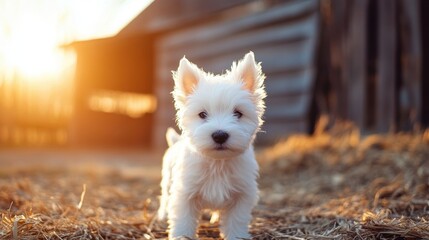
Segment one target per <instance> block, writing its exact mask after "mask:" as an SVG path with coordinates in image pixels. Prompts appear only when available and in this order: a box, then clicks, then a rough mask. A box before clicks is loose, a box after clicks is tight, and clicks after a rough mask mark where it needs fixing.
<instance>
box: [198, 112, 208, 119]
mask: <svg viewBox="0 0 429 240" xmlns="http://www.w3.org/2000/svg"><path fill="white" fill-rule="evenodd" d="M198 116H199V117H200V118H201V119H206V118H207V113H206V112H200V113H198Z"/></svg>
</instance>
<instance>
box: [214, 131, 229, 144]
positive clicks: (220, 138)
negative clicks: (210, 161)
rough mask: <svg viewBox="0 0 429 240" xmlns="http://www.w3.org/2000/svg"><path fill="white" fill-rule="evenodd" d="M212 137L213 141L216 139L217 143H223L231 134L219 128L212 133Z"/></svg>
mask: <svg viewBox="0 0 429 240" xmlns="http://www.w3.org/2000/svg"><path fill="white" fill-rule="evenodd" d="M212 138H213V141H215V143H219V144H222V143H224V142H226V140H228V138H229V134H228V133H226V132H224V131H221V130H217V131H216V132H214V133H213V134H212Z"/></svg>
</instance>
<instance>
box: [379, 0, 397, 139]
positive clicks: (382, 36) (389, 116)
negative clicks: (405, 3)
mask: <svg viewBox="0 0 429 240" xmlns="http://www.w3.org/2000/svg"><path fill="white" fill-rule="evenodd" d="M377 3H378V26H379V27H378V55H379V57H378V71H379V77H378V81H377V82H376V119H375V122H376V123H375V125H376V128H377V131H380V132H387V131H388V130H394V128H395V124H396V120H395V118H396V117H395V116H396V104H395V103H396V101H395V99H396V97H397V96H396V88H395V85H396V84H395V81H396V80H395V79H396V67H395V64H396V57H397V55H396V18H397V17H396V12H397V11H396V3H397V2H396V1H395V0H391V1H385V2H377Z"/></svg>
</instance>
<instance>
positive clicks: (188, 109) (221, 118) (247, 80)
mask: <svg viewBox="0 0 429 240" xmlns="http://www.w3.org/2000/svg"><path fill="white" fill-rule="evenodd" d="M173 78H174V82H175V87H174V91H173V97H174V100H175V107H176V110H177V123H178V126H179V127H180V129H181V130H182V135H181V136H180V135H178V134H177V133H176V132H175V131H174V130H173V129H169V130H168V131H167V141H168V143H169V146H170V148H169V149H168V150H167V152H166V153H165V155H164V160H163V169H162V182H161V187H162V197H161V205H160V208H159V211H158V218H159V219H164V218H165V217H167V218H168V223H169V237H170V238H171V239H173V238H177V237H181V236H182V237H185V236H186V237H190V238H195V237H196V228H197V226H198V219H199V213H200V211H201V210H202V209H205V208H208V209H213V210H219V211H220V225H221V233H222V235H223V237H224V238H226V239H240V238H250V237H251V236H250V234H249V231H248V225H249V223H250V221H251V218H252V216H251V212H252V208H253V207H254V206H255V204H256V203H257V200H258V186H257V182H256V179H257V177H258V164H257V162H256V160H255V155H254V151H253V146H252V144H253V140H254V139H255V135H256V133H257V132H258V130H259V128H260V126H261V124H262V119H261V118H262V115H263V113H264V109H265V105H264V98H265V96H266V93H265V90H264V86H263V81H264V78H265V76H264V74H263V73H262V71H261V66H260V64H257V63H256V62H255V57H254V55H253V53H252V52H249V53H248V54H246V56H244V58H243V59H242V60H241V61H239V62H238V63H235V62H234V63H233V64H232V67H231V70H230V71H227V72H226V73H225V74H223V75H213V74H210V73H205V72H204V71H203V70H201V69H199V68H198V67H197V66H196V65H194V64H192V63H190V62H189V61H188V60H187V59H186V58H183V59H182V60H181V61H180V64H179V68H178V70H177V71H176V72H173Z"/></svg>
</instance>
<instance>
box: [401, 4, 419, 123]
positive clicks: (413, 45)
mask: <svg viewBox="0 0 429 240" xmlns="http://www.w3.org/2000/svg"><path fill="white" fill-rule="evenodd" d="M399 3H400V6H401V10H402V22H401V23H402V24H401V34H400V37H401V40H402V41H401V43H402V55H401V64H402V79H403V82H404V84H405V89H406V92H407V93H408V94H407V95H408V97H409V103H410V106H409V107H410V109H409V114H410V115H409V116H408V117H409V119H408V121H410V123H411V125H412V126H414V127H417V128H419V122H420V121H421V115H422V114H421V100H422V97H421V92H420V89H421V69H422V63H421V61H422V43H421V32H420V31H421V28H420V12H419V9H420V1H419V0H406V1H405V0H401V1H400V2H399Z"/></svg>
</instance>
